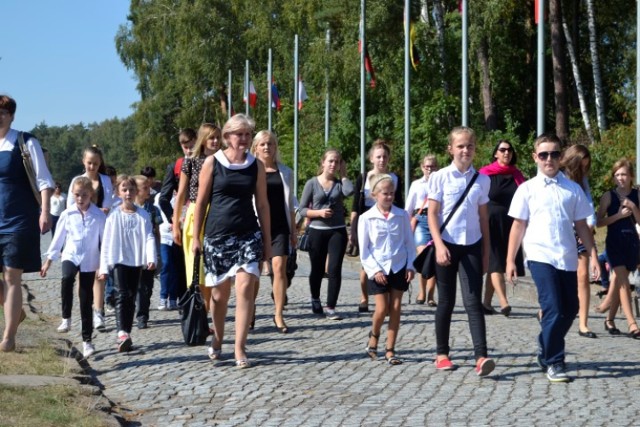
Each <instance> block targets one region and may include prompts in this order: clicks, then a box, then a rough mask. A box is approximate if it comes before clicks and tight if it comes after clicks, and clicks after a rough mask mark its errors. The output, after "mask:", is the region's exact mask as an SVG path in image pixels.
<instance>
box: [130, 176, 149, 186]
mask: <svg viewBox="0 0 640 427" xmlns="http://www.w3.org/2000/svg"><path fill="white" fill-rule="evenodd" d="M131 178H133V179H134V181H135V182H136V187H137V186H138V185H140V184H146V183H149V178H148V177H146V176H144V175H134V176H132V177H131Z"/></svg>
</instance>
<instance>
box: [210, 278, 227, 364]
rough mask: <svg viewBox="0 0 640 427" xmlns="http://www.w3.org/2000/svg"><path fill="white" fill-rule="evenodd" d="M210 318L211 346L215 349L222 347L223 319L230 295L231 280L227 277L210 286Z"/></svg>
mask: <svg viewBox="0 0 640 427" xmlns="http://www.w3.org/2000/svg"><path fill="white" fill-rule="evenodd" d="M210 294H211V318H212V319H213V338H212V339H211V348H212V349H213V350H215V351H218V357H219V351H220V350H221V349H222V342H223V340H224V320H225V318H226V317H227V308H228V307H229V296H230V295H231V280H230V279H227V280H225V281H224V282H222V283H220V284H219V285H217V286H214V287H212V288H211V291H210Z"/></svg>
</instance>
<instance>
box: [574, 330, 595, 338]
mask: <svg viewBox="0 0 640 427" xmlns="http://www.w3.org/2000/svg"><path fill="white" fill-rule="evenodd" d="M578 335H580V336H581V337H585V338H598V336H597V335H596V334H595V332H593V331H587V332H582V331H580V330H579V331H578Z"/></svg>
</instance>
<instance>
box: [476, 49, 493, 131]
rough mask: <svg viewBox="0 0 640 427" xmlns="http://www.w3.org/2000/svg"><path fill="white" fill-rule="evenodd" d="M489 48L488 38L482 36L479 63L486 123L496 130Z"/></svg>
mask: <svg viewBox="0 0 640 427" xmlns="http://www.w3.org/2000/svg"><path fill="white" fill-rule="evenodd" d="M488 50H489V48H488V46H487V38H486V37H485V36H482V37H481V38H480V43H479V45H478V51H477V55H478V64H479V65H480V75H481V80H482V82H481V85H482V103H483V108H484V125H485V127H486V128H487V130H489V131H491V130H496V129H497V128H498V123H497V118H496V108H495V105H494V103H493V96H492V94H491V74H490V73H489V52H488Z"/></svg>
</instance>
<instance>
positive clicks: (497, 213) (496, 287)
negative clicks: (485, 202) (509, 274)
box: [479, 139, 525, 317]
mask: <svg viewBox="0 0 640 427" xmlns="http://www.w3.org/2000/svg"><path fill="white" fill-rule="evenodd" d="M493 158H494V159H495V161H494V162H493V163H491V164H489V165H487V166H484V167H483V168H481V169H480V171H479V172H480V173H481V174H484V175H488V176H489V178H490V179H491V187H490V188H489V231H490V236H491V252H490V254H489V270H488V271H487V279H486V283H485V293H484V301H483V307H484V312H485V314H494V313H497V312H496V311H495V310H494V309H493V307H491V299H492V298H493V293H494V291H495V293H496V294H497V295H498V299H499V300H500V313H502V314H503V315H505V316H507V317H508V316H509V314H511V306H510V305H509V301H508V300H507V293H506V289H505V281H504V272H505V268H506V263H507V246H508V244H509V232H510V231H511V224H512V223H513V219H512V218H511V217H510V216H509V215H507V212H508V211H509V206H510V205H511V199H512V198H513V194H514V193H515V192H516V188H518V185H520V184H522V183H523V182H524V181H525V178H524V176H523V175H522V172H520V170H519V169H518V168H516V162H517V156H516V152H515V150H514V148H513V145H511V143H510V142H509V141H507V140H504V139H502V140H500V141H498V144H497V145H496V146H495V148H494V149H493ZM516 266H517V270H518V271H517V273H518V276H524V261H523V258H522V249H521V250H519V251H518V255H517V256H516Z"/></svg>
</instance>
